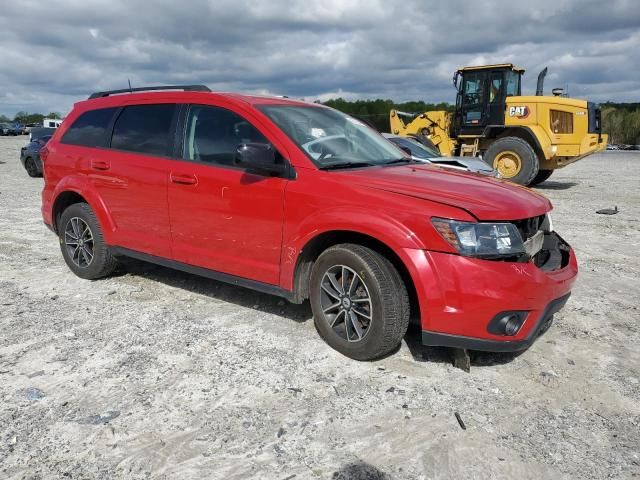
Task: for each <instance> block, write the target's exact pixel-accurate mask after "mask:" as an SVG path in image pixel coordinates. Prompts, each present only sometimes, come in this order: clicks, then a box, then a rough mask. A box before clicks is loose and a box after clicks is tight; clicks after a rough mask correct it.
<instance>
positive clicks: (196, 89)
mask: <svg viewBox="0 0 640 480" xmlns="http://www.w3.org/2000/svg"><path fill="white" fill-rule="evenodd" d="M151 90H183V91H185V92H210V91H211V89H210V88H209V87H207V86H206V85H162V86H159V87H138V88H123V89H122V90H106V91H104V92H95V93H92V94H91V95H90V96H89V100H91V99H92V98H101V97H108V96H109V95H117V94H119V93H133V92H147V91H151Z"/></svg>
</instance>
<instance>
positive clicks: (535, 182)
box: [529, 170, 553, 186]
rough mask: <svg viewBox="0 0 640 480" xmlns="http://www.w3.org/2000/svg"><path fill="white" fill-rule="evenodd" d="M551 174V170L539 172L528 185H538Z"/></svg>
mask: <svg viewBox="0 0 640 480" xmlns="http://www.w3.org/2000/svg"><path fill="white" fill-rule="evenodd" d="M552 173H553V170H539V171H538V174H537V175H536V178H534V179H533V180H532V181H531V183H530V184H529V185H530V186H534V185H539V184H540V183H542V182H544V181H546V180H547V179H548V178H549V177H550V176H551V174H552Z"/></svg>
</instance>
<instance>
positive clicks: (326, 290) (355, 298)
mask: <svg viewBox="0 0 640 480" xmlns="http://www.w3.org/2000/svg"><path fill="white" fill-rule="evenodd" d="M309 288H310V300H311V309H312V310H313V319H314V323H315V326H316V329H317V331H318V333H319V334H320V336H321V337H322V338H323V339H324V340H325V342H327V343H328V344H329V345H330V346H331V347H332V348H334V349H335V350H337V351H338V352H340V353H342V354H343V355H345V356H347V357H349V358H353V359H355V360H374V359H376V358H380V357H382V356H384V355H386V354H388V353H390V352H391V351H393V350H394V349H395V348H397V346H398V345H399V344H400V342H401V341H402V338H403V337H404V335H405V334H406V332H407V327H408V325H409V313H410V312H409V309H410V307H409V295H408V293H407V288H406V286H405V284H404V282H403V281H402V278H401V277H400V274H399V273H398V271H397V270H396V269H395V267H394V266H393V265H392V264H391V262H390V261H389V260H388V259H387V258H385V257H384V256H382V255H380V254H379V253H377V252H375V251H374V250H371V249H370V248H366V247H363V246H362V245H355V244H349V243H343V244H340V245H335V246H333V247H330V248H328V249H327V250H325V251H324V252H322V254H321V255H320V256H319V257H318V260H316V262H315V263H314V265H313V269H312V271H311V279H310V284H309Z"/></svg>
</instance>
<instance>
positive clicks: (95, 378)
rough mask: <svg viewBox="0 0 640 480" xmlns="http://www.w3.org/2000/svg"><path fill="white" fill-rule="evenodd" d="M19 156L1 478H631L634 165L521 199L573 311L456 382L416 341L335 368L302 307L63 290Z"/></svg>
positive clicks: (222, 295)
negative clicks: (546, 229) (573, 268)
mask: <svg viewBox="0 0 640 480" xmlns="http://www.w3.org/2000/svg"><path fill="white" fill-rule="evenodd" d="M24 143H25V138H24V137H23V138H13V137H0V477H1V478H4V479H22V478H42V479H56V478H100V479H111V478H132V479H146V478H159V479H165V478H166V479H173V478H180V479H181V480H186V479H202V478H211V479H253V478H256V479H272V478H273V479H279V480H285V479H288V480H291V479H296V480H297V479H307V478H310V479H316V478H317V479H449V478H480V479H487V478H505V479H514V478H517V479H524V478H535V479H539V478H553V479H558V478H567V479H575V478H581V479H604V478H633V477H637V478H640V354H639V350H638V345H639V344H640V322H639V320H640V310H639V309H640V256H639V254H638V253H639V252H640V188H639V187H640V153H625V152H608V153H606V154H602V155H594V156H592V157H590V158H588V159H585V160H583V161H580V162H578V163H577V164H575V165H572V166H570V167H568V168H566V169H564V170H561V171H559V172H556V173H555V174H554V175H553V177H552V178H551V180H550V181H548V182H546V183H545V184H544V185H543V186H542V187H541V188H540V189H539V191H540V192H542V193H543V194H545V195H547V196H548V197H549V198H550V199H551V200H552V201H553V203H554V204H555V210H554V224H555V228H556V230H558V231H559V232H560V233H561V234H562V235H563V236H564V237H565V238H566V239H567V240H568V241H569V242H570V243H571V244H572V245H573V246H574V248H575V250H576V253H577V255H578V259H579V263H580V267H581V272H580V277H579V280H578V282H577V285H576V287H575V289H574V292H573V296H572V297H571V299H570V300H569V303H568V304H567V306H566V308H565V309H564V310H563V311H562V312H561V313H559V314H558V315H556V321H555V323H554V325H553V326H552V328H551V329H550V330H549V331H548V332H547V333H546V334H545V335H544V336H543V337H541V338H540V339H539V341H538V342H537V343H536V344H534V346H533V347H532V348H531V349H529V350H528V351H526V352H525V353H523V354H521V355H519V356H513V355H507V354H502V355H490V354H477V355H475V356H474V358H473V362H472V367H471V372H470V373H465V372H463V371H461V370H458V369H456V368H454V367H452V365H451V363H450V357H449V352H448V351H447V350H444V349H432V348H431V349H430V348H426V347H422V346H421V345H420V340H419V333H418V332H417V331H411V332H410V333H409V334H407V337H406V339H405V342H403V344H402V346H401V348H400V349H399V351H397V352H396V353H395V354H393V355H391V356H389V357H387V358H385V359H383V360H380V361H377V362H371V363H359V362H355V361H352V360H349V359H347V358H345V357H343V356H341V355H340V354H338V353H336V352H335V351H333V350H331V349H330V348H329V347H327V346H326V345H325V344H324V343H323V342H322V340H320V338H319V337H318V335H317V334H316V332H315V329H314V327H313V322H312V320H311V311H310V309H309V306H308V304H304V305H290V304H288V303H285V302H284V301H283V300H280V299H279V298H276V297H270V296H268V295H263V294H259V293H255V292H252V291H249V290H245V289H241V288H238V287H231V286H228V285H225V284H222V283H217V282H214V281H211V280H206V279H202V278H199V277H195V276H191V275H187V274H183V273H178V272H174V271H171V270H167V269H164V268H160V267H155V266H151V265H148V264H144V263H141V262H135V261H127V262H126V264H125V265H124V266H123V267H122V268H121V269H120V272H119V273H118V275H116V276H114V277H112V278H109V279H106V280H101V281H95V282H89V281H85V280H81V279H79V278H77V277H75V276H74V275H73V274H72V273H71V272H70V271H69V270H68V268H67V267H66V265H65V264H64V261H63V260H62V257H61V255H60V251H59V248H58V243H57V240H56V238H55V236H54V235H53V234H52V233H51V232H50V231H49V230H47V229H46V228H45V227H44V225H43V224H42V220H41V217H40V211H39V208H40V191H41V188H42V179H32V178H29V177H28V176H27V175H26V173H25V171H24V170H23V169H22V167H21V165H20V163H19V160H18V158H19V150H20V147H21V146H22V145H23V144H24ZM614 205H617V206H618V208H619V210H620V212H619V213H618V214H617V215H613V216H604V215H597V214H596V213H595V211H596V210H597V209H600V208H605V207H613V206H614ZM455 412H458V413H459V415H460V417H461V419H462V421H463V422H464V424H465V425H466V430H463V429H462V428H461V427H460V426H459V424H458V422H457V421H456V418H455V416H454V413H455Z"/></svg>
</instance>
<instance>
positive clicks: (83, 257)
mask: <svg viewBox="0 0 640 480" xmlns="http://www.w3.org/2000/svg"><path fill="white" fill-rule="evenodd" d="M64 244H65V246H66V248H67V252H68V254H69V257H70V258H71V261H72V262H73V263H74V264H75V265H76V266H78V267H80V268H86V267H88V266H89V265H91V262H93V257H94V251H93V248H94V243H93V233H92V232H91V229H90V228H89V225H87V223H86V222H85V221H84V220H82V219H81V218H79V217H73V218H71V219H70V220H69V221H68V222H67V225H66V227H65V229H64Z"/></svg>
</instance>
